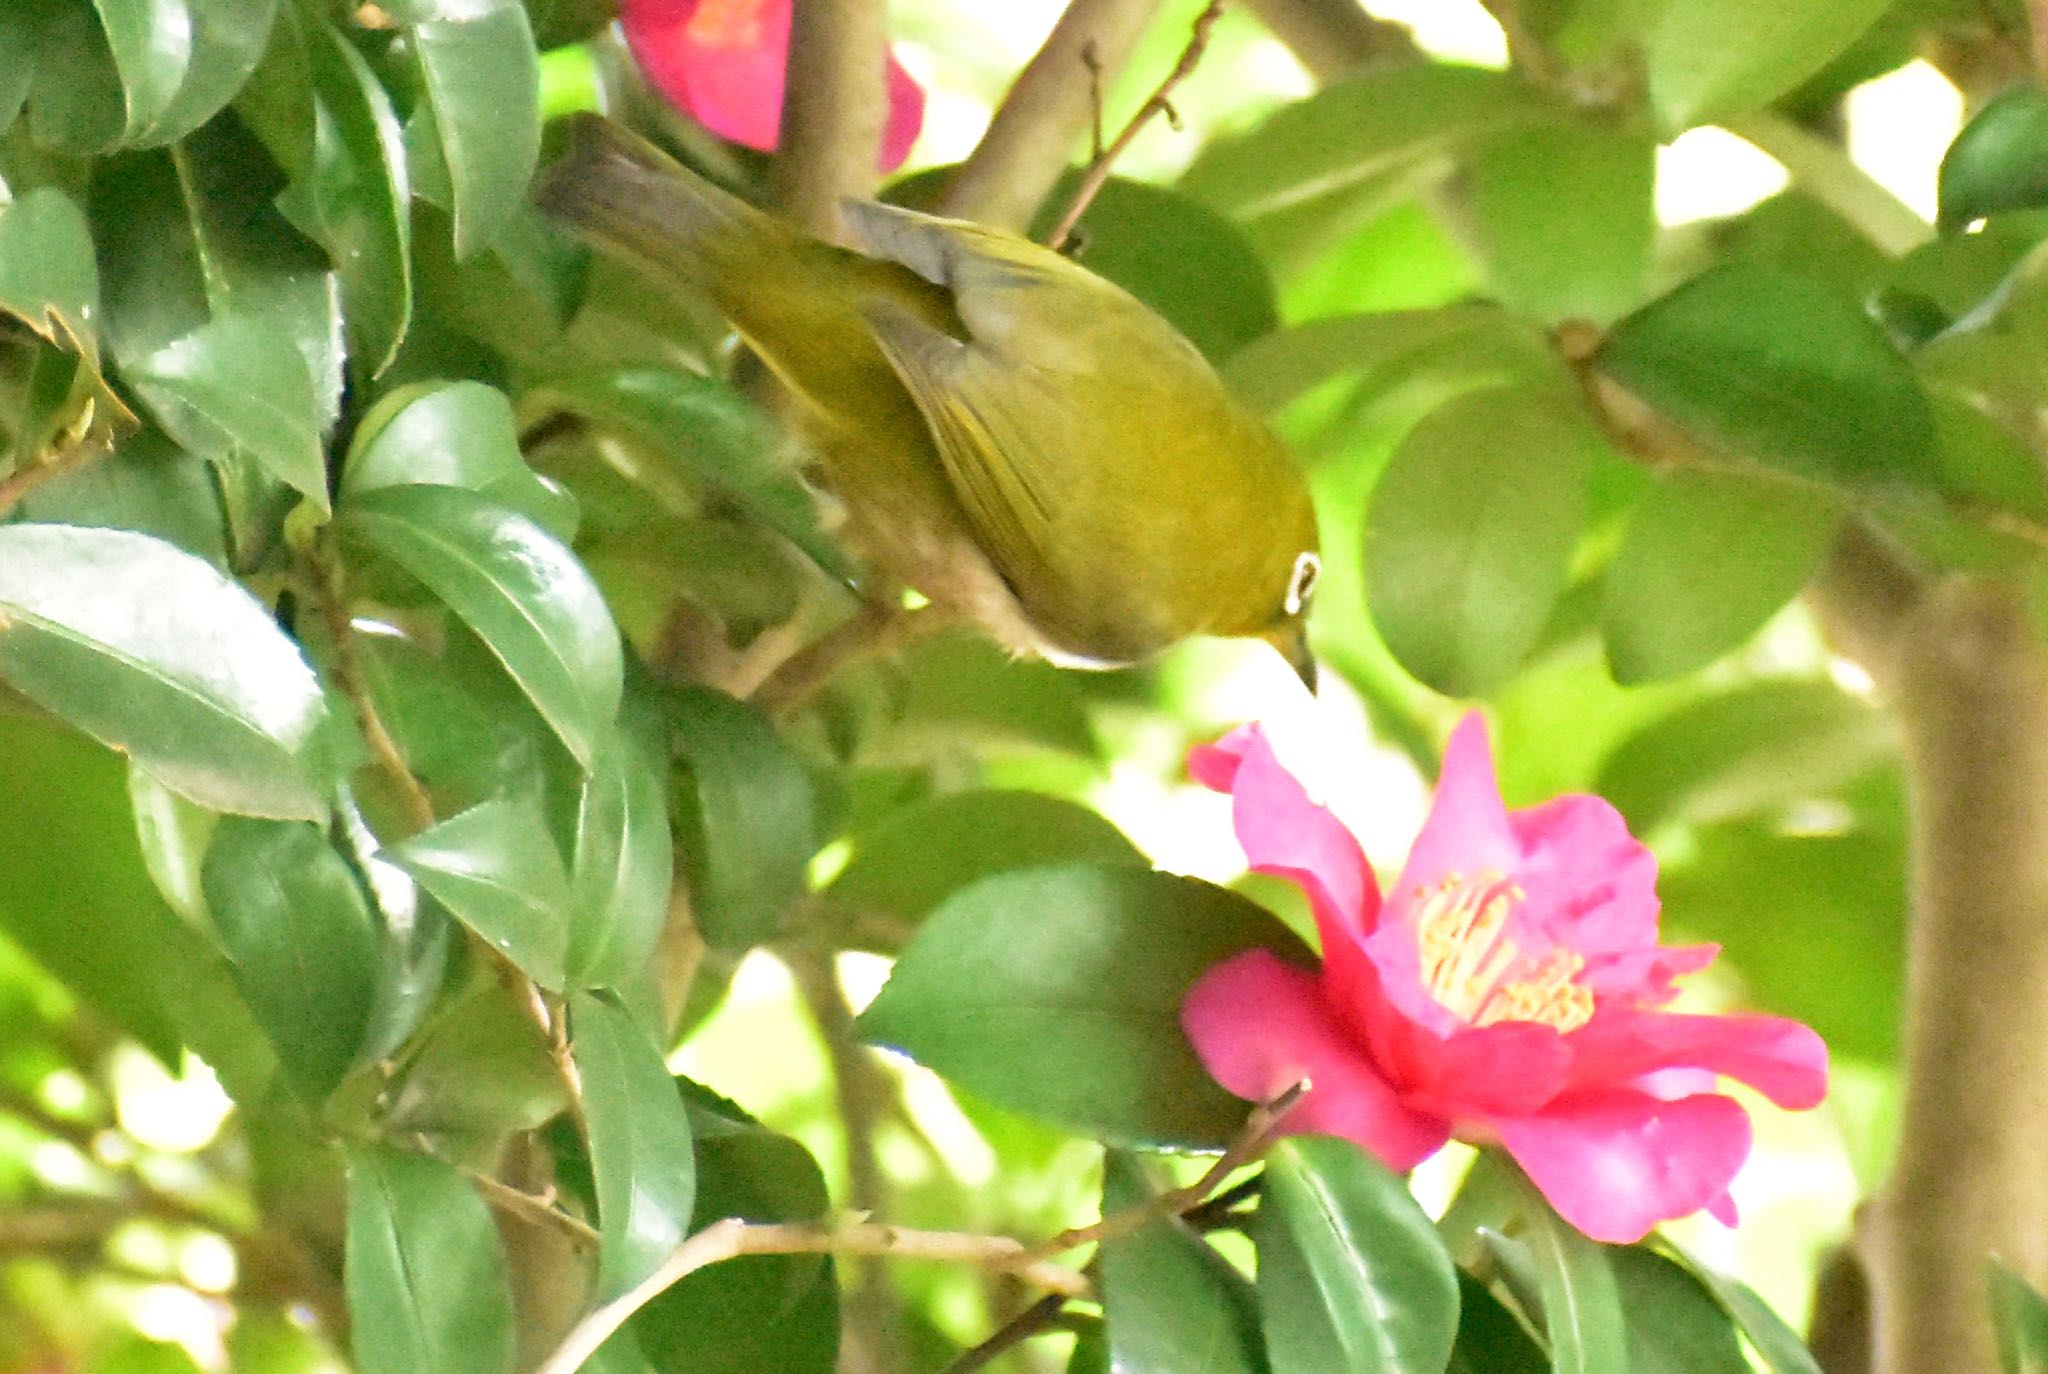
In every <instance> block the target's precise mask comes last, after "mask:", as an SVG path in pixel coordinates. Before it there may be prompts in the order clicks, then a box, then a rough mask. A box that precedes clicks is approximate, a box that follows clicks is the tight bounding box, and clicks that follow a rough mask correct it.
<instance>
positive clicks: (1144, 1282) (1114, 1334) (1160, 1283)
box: [1099, 1150, 1266, 1374]
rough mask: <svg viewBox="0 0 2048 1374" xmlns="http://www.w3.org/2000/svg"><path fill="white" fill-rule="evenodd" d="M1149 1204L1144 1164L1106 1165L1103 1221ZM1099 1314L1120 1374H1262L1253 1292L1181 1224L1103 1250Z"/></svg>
mask: <svg viewBox="0 0 2048 1374" xmlns="http://www.w3.org/2000/svg"><path fill="white" fill-rule="evenodd" d="M1151 1196H1152V1192H1151V1188H1150V1186H1149V1185H1148V1184H1147V1183H1146V1182H1145V1176H1144V1173H1143V1171H1142V1170H1141V1169H1140V1168H1139V1165H1138V1163H1137V1161H1136V1160H1135V1159H1134V1158H1133V1157H1132V1156H1130V1155H1127V1154H1125V1153H1123V1152H1122V1151H1119V1150H1112V1151H1110V1152H1109V1154H1108V1156H1107V1157H1106V1159H1105V1160H1104V1162H1103V1179H1102V1214H1103V1215H1104V1216H1109V1215H1111V1214H1113V1213H1116V1212H1121V1211H1124V1210H1126V1209H1128V1208H1133V1207H1139V1206H1143V1205H1144V1204H1145V1203H1146V1202H1147V1201H1148V1200H1150V1198H1151ZM1099 1263H1100V1265H1101V1268H1102V1314H1103V1320H1104V1322H1105V1323H1106V1324H1107V1327H1108V1332H1109V1358H1110V1367H1111V1368H1113V1369H1115V1370H1117V1371H1119V1374H1264V1371H1265V1369H1266V1359H1265V1353H1264V1351H1263V1350H1262V1349H1261V1348H1260V1345H1259V1323H1258V1313H1257V1308H1256V1305H1255V1303H1254V1299H1253V1297H1252V1291H1251V1285H1250V1284H1249V1283H1247V1282H1246V1281H1245V1278H1244V1276H1243V1275H1242V1274H1240V1273H1238V1272H1237V1271H1236V1270H1235V1269H1232V1268H1231V1267H1230V1265H1229V1264H1228V1263H1226V1262H1225V1261H1224V1259H1223V1257H1222V1256H1220V1255H1218V1254H1217V1253H1216V1252H1215V1251H1214V1250H1212V1249H1210V1248H1209V1246H1208V1245H1207V1244H1206V1243H1204V1242H1203V1241H1202V1239H1201V1237H1199V1236H1197V1235H1196V1234H1195V1233H1194V1232H1192V1231H1190V1230H1189V1229H1188V1228H1187V1226H1186V1225H1185V1224H1184V1223H1183V1222H1181V1221H1180V1220H1179V1219H1178V1218H1176V1217H1161V1218H1160V1219H1159V1220H1157V1221H1154V1222H1152V1223H1150V1224H1148V1225H1146V1226H1144V1227H1142V1228H1140V1229H1139V1230H1137V1231H1134V1232H1132V1233H1131V1234H1130V1235H1127V1236H1124V1237H1122V1238H1120V1239H1117V1240H1112V1241H1109V1242H1108V1243H1106V1244H1105V1245H1103V1247H1102V1252H1101V1258H1100V1260H1099Z"/></svg>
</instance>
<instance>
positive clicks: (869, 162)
mask: <svg viewBox="0 0 2048 1374" xmlns="http://www.w3.org/2000/svg"><path fill="white" fill-rule="evenodd" d="M887 10H888V7H887V5H886V3H885V0H805V2H804V3H803V4H801V5H797V6H795V7H794V9H793V11H792V13H791V15H790V33H789V71H788V76H787V80H786V82H785V85H784V87H783V96H782V136H781V140H780V148H779V151H778V153H777V155H776V158H775V169H774V174H773V175H774V186H775V198H776V201H777V202H778V203H779V204H780V205H781V206H782V208H783V211H784V213H786V214H787V215H788V216H789V217H790V218H791V219H793V220H795V221H796V222H797V223H799V224H801V225H803V226H804V227H806V228H808V229H810V230H811V231H812V232H813V233H816V234H818V235H820V236H821V237H824V238H828V239H835V240H836V239H838V238H839V236H840V235H839V205H840V202H841V201H844V200H858V199H863V198H865V197H866V196H867V195H868V194H869V193H870V192H872V191H873V190H874V185H875V169H876V162H877V155H878V153H879V151H880V149H881V146H882V127H883V124H884V122H885V121H886V120H887V118H888V110H889V104H888V88H887V80H886V76H885V73H886V72H887V70H888V62H889V31H888V24H887V18H888V14H887Z"/></svg>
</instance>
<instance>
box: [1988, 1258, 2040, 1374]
mask: <svg viewBox="0 0 2048 1374" xmlns="http://www.w3.org/2000/svg"><path fill="white" fill-rule="evenodd" d="M1985 1278H1986V1281H1987V1283H1988V1285H1989V1287H1990V1290H1991V1329H1992V1336H1993V1338H1994V1339H1995V1340H1996V1341H1997V1342H1998V1367H1999V1369H2000V1370H2001V1371H2003V1374H2041V1371H2043V1370H2048V1299H2044V1298H2043V1297H2042V1296H2041V1294H2040V1293H2039V1292H2038V1291H2036V1290H2035V1288H2034V1287H2033V1286H2032V1285H2031V1284H2029V1283H2028V1282H2027V1281H2026V1280H2025V1279H2023V1278H2021V1277H2020V1276H2019V1275H2018V1274H2016V1273H2014V1272H2013V1271H2012V1269H2011V1268H2010V1267H2009V1266H2007V1265H2006V1264H2004V1263H2003V1262H2001V1261H1999V1260H1997V1259H1993V1260H1991V1261H1990V1263H1988V1264H1987V1265H1986V1266H1985Z"/></svg>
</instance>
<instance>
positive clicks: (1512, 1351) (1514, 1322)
mask: <svg viewBox="0 0 2048 1374" xmlns="http://www.w3.org/2000/svg"><path fill="white" fill-rule="evenodd" d="M1445 1374H1550V1357H1549V1356H1548V1355H1546V1354H1545V1353H1544V1352H1543V1348H1542V1347H1541V1346H1540V1345H1538V1344H1537V1343H1536V1338H1535V1337H1534V1336H1532V1335H1531V1334H1530V1333H1529V1331H1528V1329H1527V1328H1526V1327H1525V1326H1524V1325H1523V1324H1522V1321H1521V1319H1520V1318H1519V1317H1517V1316H1516V1315H1515V1314H1514V1313H1512V1312H1510V1311H1508V1309H1507V1308H1506V1307H1505V1306H1504V1305H1503V1304H1502V1303H1501V1300H1500V1299H1499V1298H1496V1297H1495V1296H1494V1295H1493V1293H1492V1292H1491V1291H1490V1290H1489V1289H1488V1288H1487V1287H1486V1286H1485V1285H1484V1284H1482V1283H1480V1282H1479V1281H1478V1280H1477V1279H1475V1278H1473V1277H1472V1276H1471V1275H1469V1274H1465V1273H1462V1272H1461V1273H1460V1274H1459V1275H1458V1344H1457V1347H1456V1348H1455V1349H1453V1350H1452V1351H1451V1363H1450V1366H1449V1368H1448V1369H1447V1370H1446V1371H1445Z"/></svg>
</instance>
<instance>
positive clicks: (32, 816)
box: [0, 710, 184, 1064]
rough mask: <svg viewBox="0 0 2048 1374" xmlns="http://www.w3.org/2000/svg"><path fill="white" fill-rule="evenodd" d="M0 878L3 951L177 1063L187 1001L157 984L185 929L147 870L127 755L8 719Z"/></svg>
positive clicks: (2, 739) (9, 714)
mask: <svg viewBox="0 0 2048 1374" xmlns="http://www.w3.org/2000/svg"><path fill="white" fill-rule="evenodd" d="M0 872H4V873H5V874H6V875H7V880H6V881H5V882H0V932H4V934H5V936H6V939H7V941H8V942H10V943H11V944H13V945H15V946H18V947H19V948H20V949H21V950H23V951H24V952H26V953H27V954H28V955H29V957H30V958H32V959H34V960H35V961H36V962H37V963H39V964H41V965H42V966H43V967H44V968H46V969H48V970H49V971H50V973H51V974H53V975H54V976H55V977H56V978H57V979H58V980H59V981H61V982H62V983H63V984H64V985H65V986H66V987H67V988H69V989H71V991H72V992H73V993H74V994H75V995H76V996H77V997H78V998H79V999H80V1000H81V1001H83V1002H84V1003H86V1004H87V1005H89V1006H91V1007H93V1008H94V1009H95V1010H97V1011H98V1012H99V1013H100V1014H101V1015H103V1016H105V1017H106V1018H107V1020H108V1021H109V1022H111V1023H112V1024H113V1025H116V1026H119V1027H121V1029H122V1030H123V1031H125V1032H126V1033H127V1034H129V1035H132V1036H134V1037H135V1038H136V1039H137V1040H139V1041H140V1042H142V1043H143V1044H144V1045H146V1046H148V1047H149V1049H150V1051H151V1052H152V1053H153V1054H155V1055H156V1056H157V1057H158V1058H159V1059H161V1060H163V1061H164V1062H165V1063H166V1064H175V1063H176V1062H177V1052H178V1031H177V1026H176V1022H175V1020H174V1018H173V1016H172V1014H171V1009H170V1006H167V1002H168V1003H170V1004H173V1005H174V1004H175V1003H176V1002H177V1001H178V1000H180V999H181V997H182V995H183V993H184V990H183V989H176V988H173V987H170V986H167V985H166V984H164V983H162V982H160V981H159V978H158V974H159V969H160V967H161V964H160V960H159V956H160V954H161V952H162V950H163V948H164V946H165V944H166V943H167V942H169V941H170V940H171V939H173V938H174V937H176V935H177V934H178V930H177V929H176V927H177V918H176V917H174V916H173V915H172V914H171V913H170V912H169V911H168V910H167V909H166V908H165V906H164V903H163V901H162V900H161V898H160V897H159V896H158V894H157V892H156V889H155V888H154V887H153V886H152V885H151V882H150V877H149V871H148V869H147V867H146V866H145V865H144V863H143V856H142V853H141V850H140V849H139V847H138V844H137V841H136V833H135V823H134V820H133V817H132V814H131V812H130V810H129V804H128V793H127V786H126V780H125V778H124V770H123V768H122V764H121V760H120V758H119V756H118V755H115V754H113V753H110V752H109V751H107V750H105V749H102V748H100V747H99V746H98V745H96V744H94V743H93V742H92V741H90V740H87V739H85V738H83V737H81V736H79V735H75V734H73V733H72V732H71V731H69V730H66V729H64V728H63V727H61V726H59V725H57V724H55V723H54V722H52V721H49V720H47V719H42V718H38V717H31V716H24V715H21V714H19V713H17V712H15V711H12V710H0ZM88 933H89V935H88ZM167 994H169V996H168V997H167Z"/></svg>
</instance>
